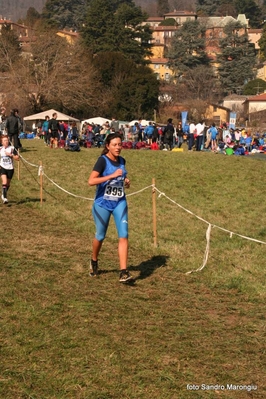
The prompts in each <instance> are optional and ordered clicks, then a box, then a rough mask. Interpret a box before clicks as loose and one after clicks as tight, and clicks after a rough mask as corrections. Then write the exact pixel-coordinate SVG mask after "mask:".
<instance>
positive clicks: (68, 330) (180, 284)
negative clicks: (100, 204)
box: [0, 140, 266, 399]
mask: <svg viewBox="0 0 266 399" xmlns="http://www.w3.org/2000/svg"><path fill="white" fill-rule="evenodd" d="M23 146H24V151H23V152H22V156H23V157H24V158H25V159H26V160H27V161H29V162H30V163H32V164H35V165H39V163H40V161H42V164H43V167H44V172H45V174H46V175H47V176H48V177H49V178H50V179H52V180H54V181H55V182H56V183H57V184H59V185H60V186H61V187H63V188H64V189H65V190H67V191H69V192H71V193H73V194H76V195H79V196H83V197H86V198H93V196H94V192H95V188H93V187H88V184H87V179H88V176H89V174H90V171H91V169H92V166H93V165H94V163H95V161H96V159H97V157H98V156H99V154H100V150H99V149H82V151H81V152H80V153H70V152H66V151H64V150H62V149H58V150H51V149H49V148H46V147H44V144H43V142H42V141H41V140H24V141H23ZM122 155H123V156H124V157H125V158H126V161H127V170H128V173H129V177H130V179H131V188H130V190H129V191H128V193H135V192H137V191H139V190H141V189H143V188H146V187H149V186H151V184H152V178H155V179H156V180H155V181H156V187H157V189H158V190H159V192H161V193H165V195H166V196H168V197H169V198H170V199H171V200H172V201H170V200H168V199H167V198H166V197H165V196H164V195H161V196H159V195H157V199H156V204H157V240H158V246H157V248H155V247H154V245H153V229H152V227H153V220H152V189H151V187H149V188H148V189H146V190H144V191H142V192H140V193H138V194H136V195H132V196H129V197H128V204H129V220H130V221H129V228H130V250H129V269H130V270H131V272H132V274H133V275H134V277H135V284H133V285H121V284H120V283H119V282H118V257H117V236H116V231H115V227H114V224H113V222H112V223H111V224H110V227H109V231H108V235H107V238H106V241H105V242H104V245H103V248H102V252H101V256H100V259H99V263H100V267H101V269H102V270H103V272H102V273H101V275H100V276H99V277H98V278H90V277H89V272H88V265H89V259H90V250H91V241H92V238H93V235H94V224H93V220H92V216H91V206H92V201H88V200H84V199H80V198H74V197H72V196H70V195H68V194H66V193H65V192H63V191H61V190H59V189H58V188H57V187H56V186H55V185H53V184H52V183H51V182H50V181H49V180H47V178H44V189H45V192H44V202H43V205H42V206H41V205H40V201H39V198H40V196H39V195H40V190H39V184H38V182H39V177H38V169H37V168H36V167H33V166H30V165H28V164H25V163H24V162H22V161H20V165H21V167H20V180H18V179H17V173H16V174H15V176H14V178H13V181H12V186H11V189H10V191H9V204H8V205H5V206H4V205H0V212H1V223H0V226H1V227H0V231H1V233H0V240H1V241H0V243H1V251H0V273H1V280H0V284H1V285H0V290H1V294H0V298H1V316H0V317H1V330H0V344H1V349H0V356H1V362H0V370H1V372H0V398H1V399H2V398H3V399H48V398H49V399H52V398H53V399H85V398H86V399H120V398H121V399H142V398H143V399H154V398H159V399H174V398H181V399H183V398H184V399H186V398H189V399H190V398H193V399H194V398H195V399H199V398H210V399H211V398H237V399H238V398H239V399H250V398H256V399H257V398H265V397H266V375H265V370H266V360H265V359H266V356H265V355H266V353H265V352H266V350H265V342H266V323H265V316H266V306H265V280H266V278H265V275H266V273H265V265H266V260H265V249H266V246H265V245H264V244H260V243H256V242H253V241H250V240H248V239H243V238H241V237H239V236H236V235H234V234H232V236H230V233H226V232H224V231H222V230H220V229H219V228H213V229H212V231H211V243H210V253H209V258H208V262H207V265H206V267H205V268H204V269H203V270H202V271H201V272H198V273H192V274H189V275H187V274H186V272H188V271H190V270H195V269H197V268H198V267H200V266H201V265H202V262H203V256H204V252H205V247H206V239H205V235H206V229H207V227H208V224H206V223H204V222H202V221H201V220H199V219H197V218H196V217H195V216H194V215H197V216H199V217H201V218H202V219H204V220H205V221H208V222H209V223H211V224H212V225H216V226H219V227H221V228H224V229H227V230H229V231H231V232H233V233H237V234H241V235H244V236H247V237H251V238H254V239H257V240H260V241H263V242H266V227H265V220H264V216H265V191H266V188H265V187H266V186H265V175H266V162H265V160H264V159H263V158H258V159H257V158H254V157H252V156H248V157H235V156H232V157H228V156H223V155H217V154H213V153H197V152H193V153H189V152H187V151H184V152H183V153H174V152H165V151H158V152H153V151H146V150H140V151H138V150H124V151H123V153H122ZM265 157H266V155H265ZM16 171H17V167H16ZM173 201H174V202H175V203H174V202H173ZM177 204H180V205H181V206H183V207H184V208H186V209H188V210H189V211H191V212H192V214H189V213H187V212H186V211H184V210H183V209H181V208H180V207H178V205H177ZM193 214H194V215H193ZM193 384H194V387H193V386H191V385H193ZM227 384H228V385H227ZM231 384H233V385H238V387H236V389H234V387H233V386H232V385H231ZM188 385H189V386H188ZM209 385H212V386H211V387H209ZM214 385H220V387H219V386H216V387H215V386H214ZM243 385H250V386H253V387H251V390H248V389H246V388H244V387H243ZM223 386H224V389H223ZM253 388H254V389H253ZM255 388H256V389H255Z"/></svg>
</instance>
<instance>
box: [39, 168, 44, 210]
mask: <svg viewBox="0 0 266 399" xmlns="http://www.w3.org/2000/svg"><path fill="white" fill-rule="evenodd" d="M39 173H40V202H41V205H42V202H43V174H42V161H40V169H39Z"/></svg>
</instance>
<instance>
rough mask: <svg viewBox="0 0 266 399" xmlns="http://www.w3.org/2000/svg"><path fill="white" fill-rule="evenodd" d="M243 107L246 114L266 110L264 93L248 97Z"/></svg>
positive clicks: (265, 95) (265, 94)
mask: <svg viewBox="0 0 266 399" xmlns="http://www.w3.org/2000/svg"><path fill="white" fill-rule="evenodd" d="M244 105H245V111H246V113H247V114H251V113H253V112H259V111H264V110H266V93H262V94H258V95H256V96H251V97H248V98H247V99H246V101H245V104H244Z"/></svg>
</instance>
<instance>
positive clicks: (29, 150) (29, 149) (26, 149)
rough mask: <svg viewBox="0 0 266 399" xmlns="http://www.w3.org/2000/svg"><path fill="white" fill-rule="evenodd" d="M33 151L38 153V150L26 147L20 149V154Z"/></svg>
mask: <svg viewBox="0 0 266 399" xmlns="http://www.w3.org/2000/svg"><path fill="white" fill-rule="evenodd" d="M33 151H35V152H36V151H37V149H36V148H25V147H22V148H20V149H19V152H20V153H23V152H33Z"/></svg>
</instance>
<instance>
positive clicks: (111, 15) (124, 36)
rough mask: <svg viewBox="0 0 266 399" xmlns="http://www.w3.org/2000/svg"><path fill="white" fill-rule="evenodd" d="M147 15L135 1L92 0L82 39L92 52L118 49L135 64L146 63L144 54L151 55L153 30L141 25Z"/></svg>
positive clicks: (97, 52)
mask: <svg viewBox="0 0 266 399" xmlns="http://www.w3.org/2000/svg"><path fill="white" fill-rule="evenodd" d="M146 18H147V16H146V15H145V14H144V13H142V11H141V9H140V8H139V7H136V6H135V4H134V3H133V1H132V0H124V1H122V0H108V1H106V0H91V2H90V5H89V8H88V14H87V17H86V23H85V26H84V28H83V29H82V38H83V42H84V44H85V45H86V47H87V48H89V49H90V50H91V51H92V53H93V54H99V53H101V52H105V51H111V52H114V51H116V52H117V51H118V52H121V53H122V54H124V55H125V56H126V58H130V59H132V60H134V61H135V62H136V63H145V62H147V61H145V60H144V57H145V56H148V55H150V54H151V52H150V48H151V44H150V41H151V30H150V28H149V27H148V25H144V26H143V25H141V24H142V22H144V21H145V20H146Z"/></svg>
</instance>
